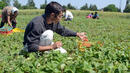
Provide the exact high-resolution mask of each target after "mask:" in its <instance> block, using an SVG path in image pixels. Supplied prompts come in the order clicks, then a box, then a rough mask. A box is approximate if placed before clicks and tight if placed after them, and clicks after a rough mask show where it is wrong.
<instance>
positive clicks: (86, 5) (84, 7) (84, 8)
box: [80, 3, 88, 10]
mask: <svg viewBox="0 0 130 73" xmlns="http://www.w3.org/2000/svg"><path fill="white" fill-rule="evenodd" d="M80 10H88V4H87V3H86V4H85V5H84V6H82V7H81V8H80Z"/></svg>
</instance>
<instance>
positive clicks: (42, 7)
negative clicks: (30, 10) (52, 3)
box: [40, 0, 47, 9]
mask: <svg viewBox="0 0 130 73" xmlns="http://www.w3.org/2000/svg"><path fill="white" fill-rule="evenodd" d="M46 5H47V0H45V4H42V5H40V9H45V8H46Z"/></svg>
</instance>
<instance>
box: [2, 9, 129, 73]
mask: <svg viewBox="0 0 130 73" xmlns="http://www.w3.org/2000/svg"><path fill="white" fill-rule="evenodd" d="M0 13H1V11H0ZM43 13H44V11H43V10H20V12H19V15H18V17H17V23H18V24H17V27H18V28H21V29H25V27H26V25H27V24H28V23H29V21H30V20H32V18H34V17H35V16H39V15H42V14H43ZM72 13H73V15H74V19H73V20H72V21H63V20H62V21H61V24H62V25H64V26H65V27H67V28H69V29H72V30H74V31H76V32H86V33H87V34H86V36H87V37H88V41H89V42H91V43H94V44H93V45H92V46H91V47H90V48H86V47H82V48H84V49H85V50H84V51H80V50H79V46H78V41H79V40H80V39H79V38H78V37H62V36H60V35H58V34H56V33H55V34H54V41H62V43H63V48H65V49H66V50H67V54H61V53H59V52H58V51H51V52H50V53H49V54H47V53H40V52H37V53H26V52H23V51H21V48H23V44H22V43H23V36H24V32H19V33H13V34H11V35H8V36H6V35H0V73H129V72H130V14H129V13H114V12H98V13H99V16H100V19H86V16H87V15H88V14H89V13H90V11H79V10H76V11H72ZM0 20H1V19H0ZM97 42H100V44H98V43H97Z"/></svg>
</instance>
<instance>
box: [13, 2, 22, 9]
mask: <svg viewBox="0 0 130 73" xmlns="http://www.w3.org/2000/svg"><path fill="white" fill-rule="evenodd" d="M13 6H14V7H16V8H18V9H20V8H21V4H20V3H19V2H18V0H14V3H13Z"/></svg>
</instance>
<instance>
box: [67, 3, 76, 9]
mask: <svg viewBox="0 0 130 73" xmlns="http://www.w3.org/2000/svg"><path fill="white" fill-rule="evenodd" d="M67 9H72V10H75V9H76V8H75V7H74V6H72V5H71V4H70V3H69V4H68V5H67Z"/></svg>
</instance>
